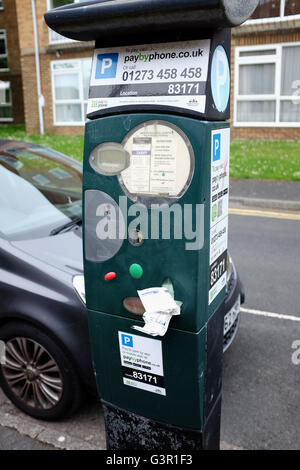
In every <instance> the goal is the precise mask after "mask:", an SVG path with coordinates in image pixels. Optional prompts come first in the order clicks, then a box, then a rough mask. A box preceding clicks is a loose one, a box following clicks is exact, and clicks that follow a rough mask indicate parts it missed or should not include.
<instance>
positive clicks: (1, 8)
mask: <svg viewBox="0 0 300 470" xmlns="http://www.w3.org/2000/svg"><path fill="white" fill-rule="evenodd" d="M2 10H4V6H3V0H0V11H2Z"/></svg>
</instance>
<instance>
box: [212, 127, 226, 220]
mask: <svg viewBox="0 0 300 470" xmlns="http://www.w3.org/2000/svg"><path fill="white" fill-rule="evenodd" d="M229 152H230V129H229V128H226V129H218V130H214V131H212V133H211V204H210V227H211V228H212V227H213V226H214V225H215V224H217V223H218V222H219V221H220V220H222V219H223V218H224V217H227V216H228V191H229Z"/></svg>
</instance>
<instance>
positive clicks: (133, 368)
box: [118, 331, 166, 395]
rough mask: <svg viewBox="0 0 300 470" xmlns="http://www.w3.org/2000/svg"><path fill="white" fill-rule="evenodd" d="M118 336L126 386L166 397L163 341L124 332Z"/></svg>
mask: <svg viewBox="0 0 300 470" xmlns="http://www.w3.org/2000/svg"><path fill="white" fill-rule="evenodd" d="M118 334H119V346H120V356H121V365H122V375H123V383H124V385H128V386H129V387H135V388H140V389H142V390H146V391H148V392H152V393H157V394H159V395H166V389H165V381H164V370H163V360H162V343H161V341H159V340H157V339H152V338H144V337H143V336H137V335H132V334H130V333H125V332H123V331H119V332H118Z"/></svg>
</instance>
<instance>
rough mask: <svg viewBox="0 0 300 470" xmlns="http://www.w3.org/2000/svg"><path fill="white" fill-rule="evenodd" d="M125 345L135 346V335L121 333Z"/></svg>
mask: <svg viewBox="0 0 300 470" xmlns="http://www.w3.org/2000/svg"><path fill="white" fill-rule="evenodd" d="M121 337H122V344H123V346H129V347H130V348H133V337H132V336H131V335H121Z"/></svg>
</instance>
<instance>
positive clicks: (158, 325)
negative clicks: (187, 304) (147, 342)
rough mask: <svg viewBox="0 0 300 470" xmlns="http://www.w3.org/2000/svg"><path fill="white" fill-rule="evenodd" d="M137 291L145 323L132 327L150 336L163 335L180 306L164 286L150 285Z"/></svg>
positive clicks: (178, 313) (178, 312) (178, 311)
mask: <svg viewBox="0 0 300 470" xmlns="http://www.w3.org/2000/svg"><path fill="white" fill-rule="evenodd" d="M137 293H138V295H139V298H140V299H141V302H142V304H143V306H144V308H145V310H146V311H145V313H144V314H143V319H144V322H145V325H144V326H143V327H141V326H137V325H134V326H133V327H132V328H133V329H134V330H139V331H141V332H142V333H146V334H148V335H150V336H164V335H165V334H166V332H167V329H168V326H169V323H170V320H171V318H172V316H173V315H180V307H179V306H178V305H177V304H176V302H175V300H174V299H173V297H172V296H171V295H170V293H169V291H168V289H166V288H165V287H150V288H148V289H144V290H138V291H137Z"/></svg>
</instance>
